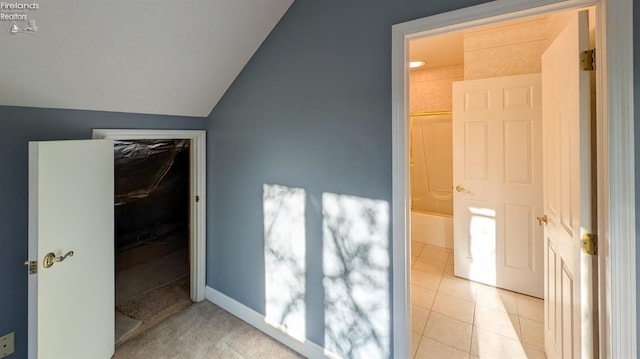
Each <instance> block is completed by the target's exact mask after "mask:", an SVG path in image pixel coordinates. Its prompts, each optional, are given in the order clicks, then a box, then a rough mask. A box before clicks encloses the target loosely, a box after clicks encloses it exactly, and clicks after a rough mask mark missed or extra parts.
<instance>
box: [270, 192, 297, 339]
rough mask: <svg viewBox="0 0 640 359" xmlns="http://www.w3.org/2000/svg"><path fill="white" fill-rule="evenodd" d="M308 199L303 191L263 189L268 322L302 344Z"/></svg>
mask: <svg viewBox="0 0 640 359" xmlns="http://www.w3.org/2000/svg"><path fill="white" fill-rule="evenodd" d="M305 196H306V193H305V191H304V190H303V189H301V188H289V187H284V186H278V185H269V184H265V185H264V186H263V209H264V259H265V297H266V302H265V303H266V308H265V312H266V313H265V317H266V322H267V323H269V324H270V325H272V326H274V327H276V328H279V329H281V330H282V331H284V332H286V333H287V334H289V335H290V336H292V337H293V338H295V339H297V340H300V341H304V340H305V337H306V322H305V316H306V307H305V273H306V264H305V241H306V238H305V200H306V198H305Z"/></svg>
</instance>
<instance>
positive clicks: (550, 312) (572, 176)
mask: <svg viewBox="0 0 640 359" xmlns="http://www.w3.org/2000/svg"><path fill="white" fill-rule="evenodd" d="M588 47H589V33H588V14H587V13H586V12H580V13H575V14H572V15H571V17H570V18H569V20H568V23H567V26H566V27H565V28H564V30H563V31H562V32H560V34H559V35H558V37H557V38H556V39H555V40H554V41H553V42H552V43H551V45H550V46H549V47H548V48H547V50H546V51H545V53H544V54H543V56H542V74H543V77H542V90H543V129H544V136H543V156H544V160H543V163H544V164H543V168H544V174H545V175H544V213H545V214H546V215H547V218H548V222H547V224H546V225H545V226H544V237H545V244H544V245H545V253H546V256H545V269H546V270H545V281H546V283H547V285H546V286H545V299H546V300H545V303H544V306H545V318H546V325H545V351H546V353H547V357H548V358H550V359H552V358H581V357H585V358H586V357H592V353H593V352H592V349H593V347H592V345H593V343H594V342H596V341H597V338H596V337H595V336H594V332H593V327H592V318H591V317H592V316H593V315H594V314H593V313H594V311H593V310H592V307H591V303H590V302H589V300H584V299H583V298H590V297H591V295H592V292H591V290H592V288H591V284H590V283H589V281H588V280H587V281H585V279H586V278H590V277H589V276H590V272H589V271H590V268H588V267H587V268H585V267H584V266H581V261H583V260H584V258H586V256H588V255H586V254H582V252H581V241H580V237H581V235H582V233H584V232H589V231H590V230H591V218H590V215H591V210H590V208H591V197H590V196H591V191H590V185H591V184H590V180H591V179H590V176H589V171H590V154H591V152H590V143H589V137H590V136H589V133H590V119H591V114H590V90H589V73H588V72H586V71H580V67H579V63H580V57H579V56H580V52H581V51H583V50H586V49H588ZM583 140H586V141H587V142H583ZM585 146H586V147H585ZM585 171H586V175H585Z"/></svg>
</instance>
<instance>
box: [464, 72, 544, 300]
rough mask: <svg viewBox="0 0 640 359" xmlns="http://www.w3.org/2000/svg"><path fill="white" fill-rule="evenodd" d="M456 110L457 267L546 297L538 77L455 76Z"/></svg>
mask: <svg viewBox="0 0 640 359" xmlns="http://www.w3.org/2000/svg"><path fill="white" fill-rule="evenodd" d="M453 109H454V110H453V142H454V170H453V171H454V186H456V187H455V190H456V192H455V193H454V249H455V251H454V256H455V260H454V272H455V274H456V275H457V276H460V277H463V278H468V279H471V280H475V281H479V282H482V283H487V284H491V285H495V286H498V287H501V288H506V289H509V290H513V291H516V292H520V293H525V294H528V295H532V296H536V297H542V295H543V292H544V287H543V280H544V277H543V272H544V268H543V257H544V254H543V252H542V249H543V245H542V231H541V229H540V228H539V227H538V226H537V224H536V225H534V224H535V223H536V222H535V216H536V213H540V211H541V210H542V148H541V135H542V133H541V131H542V130H541V128H542V117H541V111H542V107H541V88H540V75H539V74H530V75H520V76H508V77H499V78H492V79H483V80H472V81H461V82H456V83H454V85H453ZM457 186H460V187H457Z"/></svg>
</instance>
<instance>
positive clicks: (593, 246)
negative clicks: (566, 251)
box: [582, 233, 598, 256]
mask: <svg viewBox="0 0 640 359" xmlns="http://www.w3.org/2000/svg"><path fill="white" fill-rule="evenodd" d="M582 251H583V252H585V253H587V254H591V255H592V256H595V255H598V235H597V234H595V233H585V234H583V235H582Z"/></svg>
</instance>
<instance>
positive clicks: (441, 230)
mask: <svg viewBox="0 0 640 359" xmlns="http://www.w3.org/2000/svg"><path fill="white" fill-rule="evenodd" d="M411 240H412V241H415V242H420V243H424V244H430V245H432V246H438V247H444V248H449V249H453V217H452V216H448V215H444V214H439V213H426V212H417V211H412V212H411Z"/></svg>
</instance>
